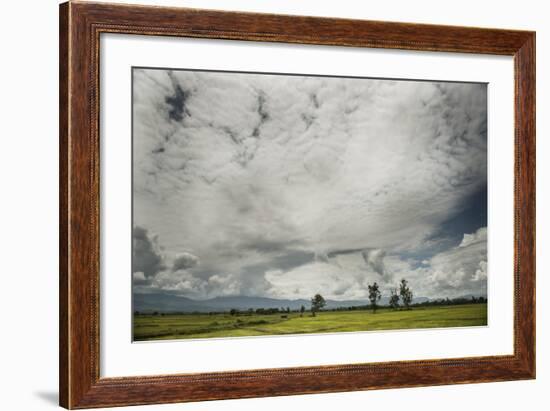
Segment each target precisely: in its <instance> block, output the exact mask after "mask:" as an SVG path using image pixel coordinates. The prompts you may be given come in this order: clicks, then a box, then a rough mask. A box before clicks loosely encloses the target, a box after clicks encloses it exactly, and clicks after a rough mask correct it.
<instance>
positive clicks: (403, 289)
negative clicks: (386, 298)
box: [399, 278, 413, 310]
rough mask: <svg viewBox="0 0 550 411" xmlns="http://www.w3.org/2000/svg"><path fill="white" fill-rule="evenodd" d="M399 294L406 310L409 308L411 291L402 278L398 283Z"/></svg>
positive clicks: (411, 296) (411, 297)
mask: <svg viewBox="0 0 550 411" xmlns="http://www.w3.org/2000/svg"><path fill="white" fill-rule="evenodd" d="M399 295H400V296H401V301H403V306H404V307H405V309H406V310H410V307H409V306H410V304H411V302H412V299H413V292H412V290H411V289H410V288H409V283H408V282H407V280H405V279H404V278H403V279H402V280H401V284H399Z"/></svg>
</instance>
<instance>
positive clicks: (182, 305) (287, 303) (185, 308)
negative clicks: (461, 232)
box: [133, 293, 429, 313]
mask: <svg viewBox="0 0 550 411" xmlns="http://www.w3.org/2000/svg"><path fill="white" fill-rule="evenodd" d="M388 300H389V298H388V297H382V299H381V300H380V303H379V304H380V305H382V306H384V305H388ZM428 300H429V299H428V298H425V297H418V298H414V299H413V303H422V302H424V301H428ZM326 303H327V304H326V306H325V309H334V308H338V307H342V308H346V307H352V306H362V305H369V304H370V303H369V301H368V300H344V301H336V300H326ZM302 305H303V306H304V307H306V309H307V310H309V308H310V305H311V303H310V301H309V300H305V299H298V300H283V299H276V298H266V297H248V296H231V297H216V298H210V299H208V300H193V299H191V298H187V297H181V296H178V295H172V294H161V293H151V294H137V293H136V294H134V296H133V311H139V312H155V311H158V312H165V313H169V312H210V311H217V312H220V311H229V310H231V309H236V310H241V311H245V310H248V309H249V308H252V309H254V310H256V309H258V308H284V309H286V308H287V307H289V308H290V309H291V310H299V309H300V307H301V306H302Z"/></svg>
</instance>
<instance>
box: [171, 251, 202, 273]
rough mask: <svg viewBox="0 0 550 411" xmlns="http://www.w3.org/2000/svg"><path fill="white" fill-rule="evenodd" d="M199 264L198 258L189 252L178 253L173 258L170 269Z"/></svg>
mask: <svg viewBox="0 0 550 411" xmlns="http://www.w3.org/2000/svg"><path fill="white" fill-rule="evenodd" d="M198 264H199V259H198V258H197V257H196V256H194V255H193V254H191V253H187V252H184V253H180V254H178V255H177V256H176V258H175V259H174V263H173V265H172V271H177V270H186V269H189V268H193V267H195V266H196V265H198Z"/></svg>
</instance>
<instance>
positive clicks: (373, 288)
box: [369, 281, 382, 314]
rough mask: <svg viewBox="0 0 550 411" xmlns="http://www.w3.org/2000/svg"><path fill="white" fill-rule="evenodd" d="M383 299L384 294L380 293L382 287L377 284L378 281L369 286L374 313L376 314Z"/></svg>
mask: <svg viewBox="0 0 550 411" xmlns="http://www.w3.org/2000/svg"><path fill="white" fill-rule="evenodd" d="M381 297H382V294H381V293H380V287H379V286H378V284H376V281H375V282H374V284H373V285H370V284H369V300H370V306H371V308H372V312H373V313H374V314H376V309H377V308H378V301H380V298H381Z"/></svg>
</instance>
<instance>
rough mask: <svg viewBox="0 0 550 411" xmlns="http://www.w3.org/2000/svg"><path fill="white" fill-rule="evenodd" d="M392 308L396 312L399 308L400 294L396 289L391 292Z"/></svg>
mask: <svg viewBox="0 0 550 411" xmlns="http://www.w3.org/2000/svg"><path fill="white" fill-rule="evenodd" d="M390 307H391V308H393V309H394V310H395V309H397V308H399V294H397V289H395V288H394V289H393V290H391V291H390Z"/></svg>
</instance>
